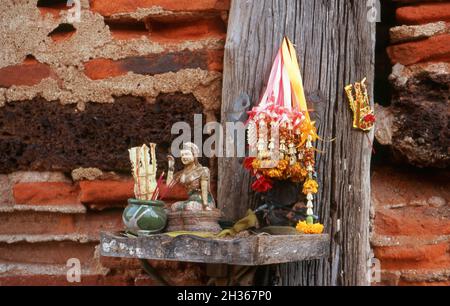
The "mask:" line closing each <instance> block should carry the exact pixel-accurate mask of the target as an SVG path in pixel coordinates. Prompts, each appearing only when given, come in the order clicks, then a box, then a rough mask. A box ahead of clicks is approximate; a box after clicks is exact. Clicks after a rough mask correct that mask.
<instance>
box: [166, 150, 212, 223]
mask: <svg viewBox="0 0 450 306" xmlns="http://www.w3.org/2000/svg"><path fill="white" fill-rule="evenodd" d="M180 153H181V162H182V163H183V165H184V169H183V170H181V171H179V172H177V173H175V175H174V176H173V180H174V181H176V182H178V183H180V184H182V185H183V186H184V187H185V188H186V191H187V192H188V195H189V198H188V199H187V200H185V201H179V202H175V203H173V204H172V206H171V207H170V212H169V213H168V217H169V221H168V228H167V231H180V230H187V231H202V232H219V231H220V230H221V228H220V226H219V224H218V223H217V221H218V219H219V218H220V216H221V213H220V211H219V210H218V209H217V208H216V204H215V201H214V198H213V196H212V194H211V190H210V180H211V179H210V172H209V169H208V168H207V167H203V166H202V165H201V164H200V163H199V162H198V156H199V149H198V147H197V146H196V145H195V144H193V143H191V142H187V143H184V144H183V149H182V150H181V152H180ZM168 158H169V168H170V165H172V166H173V161H174V159H173V157H172V156H169V157H168ZM171 171H173V168H172V170H171V169H169V173H168V180H167V184H172V182H171V181H169V178H171V177H172V173H171Z"/></svg>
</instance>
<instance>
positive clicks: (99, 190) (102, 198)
mask: <svg viewBox="0 0 450 306" xmlns="http://www.w3.org/2000/svg"><path fill="white" fill-rule="evenodd" d="M80 188H81V197H80V200H81V202H82V203H84V204H103V205H105V204H106V205H113V206H114V204H119V205H123V206H125V205H126V203H127V200H128V199H129V198H133V197H134V192H133V188H134V181H133V180H127V181H82V182H80Z"/></svg>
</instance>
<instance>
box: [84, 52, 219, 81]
mask: <svg viewBox="0 0 450 306" xmlns="http://www.w3.org/2000/svg"><path fill="white" fill-rule="evenodd" d="M222 61H223V51H193V52H191V51H187V50H185V51H180V52H172V53H164V54H152V55H147V56H135V57H128V58H124V59H120V60H112V59H105V58H97V59H93V60H90V61H88V62H86V63H85V64H84V73H85V74H86V75H87V76H88V77H89V78H90V79H92V80H100V79H106V78H110V77H117V76H121V75H125V74H127V73H128V72H134V73H136V74H143V75H156V74H161V73H167V72H177V71H179V70H182V69H188V68H191V69H195V68H200V69H203V70H207V69H211V70H216V71H220V70H221V69H222Z"/></svg>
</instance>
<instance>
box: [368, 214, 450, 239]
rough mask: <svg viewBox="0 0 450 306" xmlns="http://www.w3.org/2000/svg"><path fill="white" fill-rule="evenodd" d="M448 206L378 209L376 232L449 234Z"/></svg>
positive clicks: (397, 234) (386, 233)
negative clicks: (446, 215)
mask: <svg viewBox="0 0 450 306" xmlns="http://www.w3.org/2000/svg"><path fill="white" fill-rule="evenodd" d="M445 214H448V207H443V208H430V207H410V208H402V209H390V210H387V209H385V210H377V211H376V215H375V232H376V233H377V234H378V235H393V236H400V235H411V236H418V235H449V234H450V218H448V217H445Z"/></svg>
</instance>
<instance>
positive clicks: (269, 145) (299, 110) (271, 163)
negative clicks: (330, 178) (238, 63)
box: [244, 38, 323, 232]
mask: <svg viewBox="0 0 450 306" xmlns="http://www.w3.org/2000/svg"><path fill="white" fill-rule="evenodd" d="M247 124H248V144H249V149H250V151H251V152H253V153H254V154H252V155H253V157H248V158H247V159H246V160H245V161H244V167H245V168H246V169H248V170H249V171H250V172H251V174H252V175H253V176H254V177H255V178H256V180H255V182H254V183H253V185H252V189H253V190H254V191H256V192H261V193H264V192H267V191H269V190H270V189H271V188H272V187H273V181H275V180H280V181H284V180H291V181H293V182H296V183H303V193H304V194H305V195H306V198H307V218H306V224H307V225H313V224H314V218H313V215H314V212H313V208H314V207H313V195H314V194H316V193H317V192H318V187H319V186H318V184H317V182H316V180H315V179H314V174H315V171H314V166H315V148H314V146H313V142H314V141H316V140H317V139H318V135H317V130H316V127H315V124H314V122H313V121H311V119H310V117H309V112H308V108H307V105H306V98H305V94H304V90H303V84H302V78H301V74H300V68H299V65H298V62H297V55H296V52H295V49H294V47H293V45H292V43H291V42H290V41H289V39H288V38H285V39H284V40H283V44H282V46H281V48H280V50H279V51H278V54H277V56H276V58H275V62H274V64H273V67H272V71H271V73H270V77H269V82H268V85H267V89H266V91H265V93H264V96H263V97H262V99H261V101H260V103H259V105H258V106H256V107H254V108H253V109H252V110H251V111H250V112H249V121H248V123H247ZM322 228H323V227H322ZM317 231H318V230H317V229H316V230H315V232H317ZM304 232H305V231H304ZM307 232H309V231H307Z"/></svg>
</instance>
